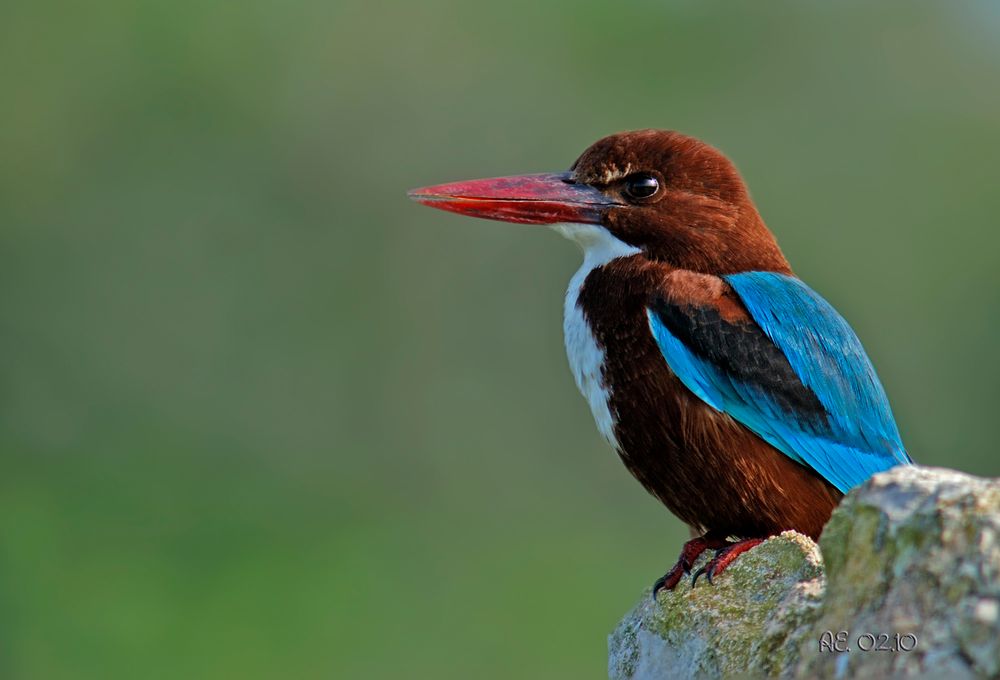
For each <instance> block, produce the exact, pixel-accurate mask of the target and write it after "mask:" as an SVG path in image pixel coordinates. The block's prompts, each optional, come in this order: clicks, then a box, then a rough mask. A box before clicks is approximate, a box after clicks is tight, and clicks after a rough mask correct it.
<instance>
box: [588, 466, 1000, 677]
mask: <svg viewBox="0 0 1000 680" xmlns="http://www.w3.org/2000/svg"><path fill="white" fill-rule="evenodd" d="M821 554H822V556H821ZM707 559H708V556H707V555H706V556H703V557H702V558H701V560H700V561H699V565H697V566H700V565H701V564H703V563H704V562H705V561H707ZM824 562H825V573H824ZM609 649H610V656H609V661H608V672H609V675H610V676H611V677H612V678H614V679H615V680H624V679H631V680H648V679H651V678H685V677H698V678H702V677H709V678H718V677H730V676H734V675H738V676H741V677H745V676H750V677H784V678H853V677H865V678H867V677H890V676H891V677H899V676H921V677H947V678H949V680H958V679H960V678H991V677H1000V482H998V481H997V480H986V479H980V478H977V477H972V476H969V475H965V474H962V473H959V472H955V471H952V470H944V469H934V468H924V467H918V466H904V467H897V468H895V469H893V470H890V471H888V472H884V473H881V474H878V475H875V476H874V477H873V478H872V479H871V480H869V481H868V482H866V483H865V484H864V485H862V486H861V487H859V488H857V489H855V490H853V491H852V492H851V493H849V494H848V495H847V496H846V497H845V499H844V501H843V502H842V503H841V504H840V507H839V508H837V510H836V511H835V512H834V514H833V517H832V518H831V519H830V522H829V523H828V524H827V526H826V529H825V530H824V532H823V535H822V536H821V537H820V543H819V547H818V548H817V546H816V544H815V543H813V542H812V541H811V540H810V539H809V538H807V537H805V536H802V535H801V534H797V533H795V532H792V531H788V532H785V533H783V534H781V535H780V536H776V537H774V538H771V539H769V540H768V541H766V542H764V543H763V544H761V545H759V546H757V547H756V548H754V549H753V550H751V551H749V552H747V553H745V554H744V555H742V556H740V558H739V559H737V560H736V561H735V562H734V563H733V564H732V565H731V566H730V567H729V568H728V569H727V570H726V572H725V573H724V574H722V575H721V576H719V577H718V578H717V579H716V580H715V585H709V584H708V583H707V582H705V580H704V579H701V580H700V581H699V582H698V586H697V587H696V588H694V589H692V588H691V587H690V582H689V581H683V582H682V583H681V584H680V585H679V586H678V587H677V589H676V590H674V591H673V592H668V593H661V594H660V596H659V601H658V602H654V601H653V600H652V598H651V597H650V593H649V591H647V592H646V593H645V594H644V596H643V598H642V600H641V601H640V602H639V604H638V605H637V606H636V607H635V609H633V610H632V611H631V612H630V613H629V614H628V615H627V616H626V617H625V619H624V620H623V621H622V622H621V623H620V624H619V625H618V628H617V629H616V630H615V632H614V633H613V634H612V635H611V637H610V638H609Z"/></svg>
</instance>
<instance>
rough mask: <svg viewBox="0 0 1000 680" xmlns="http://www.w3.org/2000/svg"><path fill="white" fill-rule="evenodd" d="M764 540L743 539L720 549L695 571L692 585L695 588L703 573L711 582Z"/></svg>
mask: <svg viewBox="0 0 1000 680" xmlns="http://www.w3.org/2000/svg"><path fill="white" fill-rule="evenodd" d="M763 542H764V539H763V538H747V539H744V540H742V541H736V542H735V543H730V544H729V545H727V546H726V547H724V548H722V549H721V550H718V551H717V552H716V553H715V557H713V558H712V559H711V560H709V562H708V564H706V565H705V566H704V567H702V568H701V569H699V570H698V571H696V572H695V574H694V577H693V578H692V579H691V587H692V588H694V584H696V583H697V582H698V577H699V576H701V575H702V574H704V575H705V578H707V579H708V582H709V583H711V582H712V578H713V577H715V576H718V575H719V574H721V573H722V572H723V571H725V570H726V567H728V566H729V565H730V564H732V563H733V560H735V559H736V558H737V557H739V556H740V555H742V554H743V553H745V552H746V551H747V550H750V549H751V548H753V547H755V546H758V545H760V544H761V543H763Z"/></svg>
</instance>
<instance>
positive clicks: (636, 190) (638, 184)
mask: <svg viewBox="0 0 1000 680" xmlns="http://www.w3.org/2000/svg"><path fill="white" fill-rule="evenodd" d="M659 190H660V181H659V180H658V179H656V178H655V177H653V176H652V175H649V174H647V173H645V172H640V173H636V174H634V175H629V176H628V177H626V178H625V195H626V196H628V197H629V198H649V197H650V196H652V195H654V194H655V193H656V192H657V191H659Z"/></svg>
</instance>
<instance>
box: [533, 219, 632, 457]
mask: <svg viewBox="0 0 1000 680" xmlns="http://www.w3.org/2000/svg"><path fill="white" fill-rule="evenodd" d="M552 229H553V230H555V231H557V232H559V233H560V234H562V235H563V236H565V237H566V238H568V239H570V240H571V241H576V243H577V244H578V245H579V246H580V247H581V248H582V249H583V264H582V265H581V266H580V269H578V270H577V272H576V273H575V274H574V275H573V278H572V279H570V281H569V288H568V289H567V290H566V303H565V307H564V308H563V335H564V336H565V341H566V356H567V357H568V358H569V367H570V370H571V371H573V378H574V379H575V380H576V386H577V387H578V388H579V390H580V393H581V394H583V396H584V398H586V400H587V403H588V404H590V411H591V413H592V414H593V415H594V422H596V423H597V429H598V430H599V431H600V433H601V435H603V437H604V438H605V439H606V440H607V441H608V443H609V444H611V446H612V448H614V449H615V451H618V452H619V453H620V452H621V447H620V446H619V444H618V438H617V437H616V436H615V417H614V415H613V414H612V413H611V406H610V399H611V390H610V389H609V388H608V387H607V385H606V384H605V381H604V356H605V354H604V348H603V347H601V346H600V345H598V344H597V339H596V338H595V337H594V332H593V330H591V328H590V324H589V323H588V322H587V319H586V317H585V316H584V314H583V309H582V308H581V307H580V304H579V303H580V289H581V288H583V284H584V282H585V281H586V280H587V276H588V275H589V274H590V272H592V271H593V270H595V269H597V268H598V267H602V266H604V265H606V264H607V263H609V262H611V261H612V260H616V259H618V258H619V257H629V256H631V255H635V254H636V253H639V252H641V251H640V250H639V248H636V247H635V246H631V245H629V244H627V243H625V242H624V241H621V240H619V239H618V238H616V237H615V236H614V235H613V234H612V233H611V232H610V231H608V230H607V229H605V228H604V227H602V226H600V225H596V224H555V225H552Z"/></svg>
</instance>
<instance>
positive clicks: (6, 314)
mask: <svg viewBox="0 0 1000 680" xmlns="http://www.w3.org/2000/svg"><path fill="white" fill-rule="evenodd" d="M998 83H1000V10H997V9H996V5H995V4H991V3H988V2H985V1H984V2H982V3H978V4H972V3H958V2H956V3H939V4H936V5H932V4H920V3H913V2H905V3H878V4H877V5H876V4H874V3H873V4H871V5H869V4H866V3H861V2H838V3H820V2H782V3H767V4H766V5H765V4H763V3H761V4H757V3H749V2H742V3H695V2H679V3H668V2H651V1H642V2H630V3H610V2H605V3H595V2H569V1H565V2H550V3H537V2H526V1H523V0H514V1H512V2H503V3H469V2H459V1H457V0H450V1H449V0H431V1H429V2H422V3H405V2H393V3H389V2H386V3H379V2H360V1H344V0H334V1H333V2H310V1H294V2H286V3H278V2H265V1H263V0H249V1H248V2H243V3H206V2H193V1H191V0H180V1H175V2H171V3H167V2H151V1H149V0H139V1H133V2H122V1H120V0H119V1H114V0H111V1H105V2H98V3H84V4H81V3H74V2H67V1H60V0H55V1H54V2H37V3H29V2H26V1H23V0H22V1H17V0H15V1H14V2H13V3H11V2H6V3H3V4H2V5H0V86H2V89H0V92H2V105H0V326H2V328H0V453H2V474H0V676H3V677H23V678H63V677H66V678H70V677H94V678H116V677H121V678H134V677H143V678H179V677H241V678H277V677H306V678H320V677H338V678H339V677H345V678H389V677H408V678H409V677H429V678H472V677H475V678H494V677H495V678H511V677H532V678H583V677H600V676H602V675H603V674H604V673H605V653H606V652H605V649H606V648H605V644H606V640H605V636H606V635H607V633H609V632H610V631H611V630H612V629H613V627H614V625H615V624H616V622H617V620H618V619H619V617H620V616H621V615H622V614H623V613H624V612H625V611H626V610H627V609H628V608H629V607H630V606H631V605H632V604H633V603H634V602H635V601H636V600H637V598H638V597H639V596H640V594H641V592H642V590H643V588H645V587H646V586H648V585H649V584H650V583H651V582H652V580H653V579H655V578H656V577H657V576H659V575H660V574H661V573H662V572H663V571H664V569H665V568H666V567H667V566H669V564H670V563H672V561H673V558H674V557H675V556H676V552H677V550H678V548H679V543H680V541H681V540H682V539H683V538H685V536H686V533H685V531H684V529H683V527H682V526H680V524H679V523H678V522H677V521H676V520H674V519H673V518H672V517H671V516H669V514H668V513H667V512H666V511H665V510H664V509H662V508H661V507H660V506H659V505H658V504H657V503H656V502H655V501H653V500H652V499H651V498H649V497H648V496H647V495H646V494H645V493H644V492H643V491H642V489H641V488H640V487H639V485H638V484H637V483H636V482H635V481H633V480H632V479H631V478H630V477H629V476H628V474H627V472H626V471H625V469H624V467H623V466H622V465H621V464H620V463H619V462H618V461H617V460H616V458H615V457H614V456H613V455H612V454H611V453H610V452H609V451H608V450H607V449H606V447H605V445H604V444H603V442H602V440H601V439H600V437H599V436H598V435H597V433H596V430H595V428H594V427H593V424H592V422H591V418H590V415H589V411H588V409H587V406H586V404H585V403H584V401H583V400H582V399H581V398H580V396H579V395H578V394H577V392H576V388H575V387H574V385H573V381H572V378H571V377H570V374H569V371H568V368H567V365H566V360H565V357H564V355H563V347H562V338H561V323H562V322H561V313H562V299H563V291H564V289H565V286H566V283H567V281H568V279H569V277H570V275H571V274H572V272H573V271H574V270H575V269H576V267H577V266H578V263H579V259H580V255H579V253H578V252H577V250H576V248H575V247H574V246H573V245H572V244H569V243H567V242H564V241H563V240H562V239H560V238H559V237H558V236H557V235H555V234H553V233H550V232H548V231H546V230H540V229H533V228H529V227H520V226H513V225H503V224H499V223H489V222H481V221H474V220H467V219H462V218H460V217H457V216H454V215H447V214H444V213H440V212H436V211H431V210H427V209H425V208H421V207H419V206H416V205H414V204H411V203H409V202H408V201H407V200H406V198H405V190H406V189H407V188H410V187H414V186H419V185H425V184H431V183H437V182H442V181H446V180H454V179H462V178H469V177H480V176H489V175H498V174H510V173H518V172H536V171H547V170H560V169H564V168H566V167H568V166H569V164H570V163H571V162H572V161H573V160H574V158H575V157H576V155H577V154H578V153H579V152H580V151H582V150H583V149H584V148H585V147H586V146H587V145H588V144H590V142H592V141H593V140H595V139H596V138H598V137H600V136H603V135H605V134H608V133H611V132H614V131H618V130H622V129H629V128H637V127H669V128H675V129H679V130H682V131H685V132H688V133H691V134H694V135H697V136H700V137H703V138H704V139H706V140H708V141H710V142H712V143H713V144H715V145H717V146H719V147H721V148H722V149H723V150H724V151H725V152H727V153H728V154H729V155H730V156H731V157H732V158H733V159H734V160H735V161H736V162H737V164H738V165H739V167H740V168H741V169H742V171H743V172H744V174H745V176H746V178H747V180H748V182H749V185H750V187H751V189H752V191H753V193H754V196H755V198H756V200H757V202H758V204H759V206H760V209H761V211H762V213H763V215H764V217H765V219H766V220H767V221H768V223H769V225H770V226H771V228H772V229H773V230H774V231H775V232H776V233H777V235H778V237H779V240H780V242H781V244H782V246H783V247H784V249H785V252H786V254H787V255H788V256H789V258H790V259H791V261H792V262H793V264H794V266H795V267H796V269H797V271H798V273H799V274H800V275H801V276H802V277H803V278H805V279H806V280H807V281H809V282H810V283H811V284H812V285H813V286H814V287H815V288H816V289H817V290H819V291H821V292H822V293H823V294H824V295H825V296H826V297H828V298H829V299H830V300H831V301H832V302H833V303H834V304H835V305H836V306H837V307H838V308H839V309H840V310H841V311H842V312H843V313H844V314H845V316H847V317H848V319H849V320H850V321H851V322H852V323H853V325H854V326H855V328H856V329H857V330H858V332H859V334H860V335H861V337H862V339H863V340H864V342H865V344H866V346H867V348H868V350H869V352H870V354H871V355H872V357H873V359H874V361H875V364H876V365H877V366H878V368H879V371H880V374H881V376H882V378H883V381H884V382H885V384H886V388H887V390H888V392H889V394H890V395H891V397H892V401H893V405H894V408H895V412H896V415H897V417H898V420H899V424H900V428H901V430H902V432H903V436H904V440H905V441H906V443H907V445H908V448H909V449H910V451H911V452H912V454H913V456H914V458H916V459H917V460H918V461H920V462H922V463H927V464H931V465H947V466H951V467H956V468H959V469H962V470H966V471H969V472H972V473H976V474H979V475H997V474H998V473H1000V463H998V457H997V452H996V448H995V445H994V444H993V443H992V442H991V441H990V440H991V438H992V435H993V424H994V421H995V419H996V412H997V409H998V407H1000V386H998V385H1000V382H998V378H1000V359H998V357H1000V354H998V352H997V337H998V334H1000V315H998V313H997V311H998V309H1000V285H998V283H1000V273H998V271H1000V229H998V227H1000V222H998V215H1000V191H998V188H997V184H998V177H1000V162H998V161H1000V87H998Z"/></svg>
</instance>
